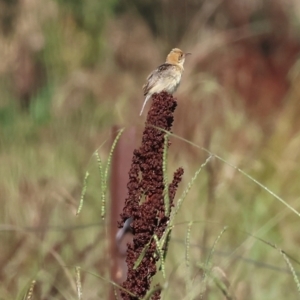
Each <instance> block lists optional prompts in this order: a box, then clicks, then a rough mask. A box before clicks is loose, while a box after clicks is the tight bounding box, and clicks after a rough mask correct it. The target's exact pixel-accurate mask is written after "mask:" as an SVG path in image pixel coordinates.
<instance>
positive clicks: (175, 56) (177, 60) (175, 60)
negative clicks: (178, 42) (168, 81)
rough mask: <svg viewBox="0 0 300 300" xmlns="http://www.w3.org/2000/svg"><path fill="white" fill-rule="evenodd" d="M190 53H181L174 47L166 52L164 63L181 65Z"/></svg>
mask: <svg viewBox="0 0 300 300" xmlns="http://www.w3.org/2000/svg"><path fill="white" fill-rule="evenodd" d="M190 54H191V53H183V52H182V51H181V50H180V49H178V48H174V49H172V50H171V52H170V53H169V54H168V56H167V59H166V63H169V64H173V65H180V66H182V67H183V64H184V61H185V58H186V56H188V55H190Z"/></svg>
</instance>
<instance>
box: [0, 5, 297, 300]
mask: <svg viewBox="0 0 300 300" xmlns="http://www.w3.org/2000/svg"><path fill="white" fill-rule="evenodd" d="M299 29H300V2H299V1H298V0H289V1H286V0H272V1H271V0H263V1H258V0H251V1H250V0H243V1H240V0H226V1H222V0H198V1H196V0H187V1H182V0H164V1H158V0H120V1H117V0H105V1H100V0H84V1H80V0H0V58H1V59H0V91H1V96H0V176H1V180H0V204H1V208H2V209H1V210H0V222H1V224H0V227H1V233H0V239H1V251H0V281H1V283H2V284H1V286H0V298H1V299H21V297H22V295H23V294H24V292H25V291H26V289H27V288H28V284H29V283H30V281H31V280H32V279H36V280H37V282H38V283H37V285H36V288H35V297H36V298H34V299H75V297H76V287H75V283H74V282H75V281H74V278H75V275H74V274H75V273H74V266H75V265H80V266H81V267H82V268H83V270H85V271H89V272H92V273H95V274H99V275H101V276H103V277H105V278H109V272H108V268H109V264H108V263H107V261H108V257H109V256H108V253H107V252H108V251H107V241H106V231H107V226H108V225H107V224H105V223H102V222H101V220H100V203H99V202H100V200H99V199H100V191H99V183H100V178H99V175H98V170H97V165H96V161H95V159H94V158H93V157H92V154H93V152H94V151H95V150H96V149H97V148H99V153H100V155H101V157H102V158H103V159H105V158H106V157H107V155H108V151H109V148H110V146H111V138H110V134H111V127H112V125H116V124H118V125H121V126H125V127H130V126H135V127H136V128H137V131H138V134H137V141H138V143H139V136H140V133H141V132H142V130H143V126H144V120H145V115H144V116H142V117H140V118H138V114H139V111H140V108H141V105H142V102H143V95H142V91H141V86H142V85H143V83H144V81H145V78H146V76H147V75H148V74H149V72H150V71H151V70H153V69H154V68H155V67H156V66H158V65H159V64H161V63H162V62H164V59H165V56H166V54H167V53H168V52H169V51H170V49H172V48H174V47H179V48H181V49H183V50H184V51H188V52H192V56H191V57H189V58H188V60H187V61H186V64H185V73H184V77H183V80H182V84H181V86H180V89H179V90H178V92H177V93H176V97H177V99H178V103H179V106H178V108H177V110H176V113H175V123H174V129H173V132H174V133H175V134H177V135H179V136H181V137H183V138H185V139H187V140H189V141H191V142H193V143H195V144H197V145H199V146H201V147H205V148H207V149H209V150H210V151H212V152H214V153H216V154H218V155H220V156H221V157H223V158H224V159H226V160H227V161H228V162H230V163H232V164H233V165H236V166H239V167H240V168H241V169H242V170H244V171H245V172H247V173H249V174H251V175H252V176H254V177H255V178H256V179H257V180H259V182H260V183H262V184H263V185H265V186H266V187H268V188H269V189H270V190H272V191H273V192H275V193H277V194H278V195H280V196H281V197H282V198H283V199H284V200H285V201H286V202H287V203H289V204H290V205H291V206H292V207H294V208H295V209H296V210H298V211H299V208H300V205H299V204H300V201H299V195H300V185H299V180H300V171H299V170H300V168H299V162H300V157H299V155H300V135H299V129H300V121H299V120H300V118H299V113H300V101H299V100H300V88H299V86H300V76H299V66H300V65H299V62H298V57H299V54H298V53H299V50H300V33H299V32H300V30H299ZM206 157H207V154H206V153H205V152H203V151H201V150H199V149H198V148H195V147H193V146H191V145H189V144H188V143H186V142H183V141H180V140H178V139H175V138H173V139H172V146H171V148H170V155H169V158H170V161H169V164H170V167H169V169H170V170H172V169H175V168H176V167H178V166H183V167H184V169H185V175H184V182H183V183H182V187H181V188H183V187H184V186H186V185H187V183H188V181H189V179H190V178H191V176H192V174H193V173H194V172H195V170H196V169H197V168H199V167H200V165H201V164H202V163H203V162H204V161H205V159H206ZM86 170H89V172H90V173H91V176H90V179H89V183H88V190H87V195H86V201H85V204H84V208H83V211H82V213H81V215H80V216H79V217H78V218H75V211H76V209H77V206H78V203H79V199H80V194H81V189H82V183H83V179H84V175H85V172H86ZM179 219H180V220H181V221H182V223H181V225H178V227H176V228H175V230H174V239H173V240H172V241H171V244H170V251H169V257H168V260H167V266H166V271H167V281H168V287H167V289H166V291H164V292H163V299H194V298H197V297H198V296H197V295H198V293H199V290H197V289H198V287H199V282H200V281H201V278H200V277H199V276H200V275H199V274H200V271H199V267H197V263H199V262H205V260H206V257H207V252H205V251H203V248H208V249H210V248H211V247H212V245H213V243H214V241H215V240H216V238H217V237H218V235H219V234H220V232H221V231H222V228H223V227H224V226H226V225H228V226H229V229H228V230H227V231H226V232H225V233H224V234H223V235H222V237H221V239H220V241H219V242H218V245H217V249H216V250H218V251H221V253H220V252H217V254H222V255H217V254H216V255H215V256H214V259H213V265H214V266H217V267H218V268H220V269H221V270H224V272H226V274H227V275H226V276H227V277H228V278H229V281H230V283H231V287H232V291H233V293H234V294H235V296H236V299H281V298H283V297H284V298H285V299H296V297H297V287H296V284H295V282H294V279H293V277H292V276H291V274H290V273H288V272H287V273H286V272H284V271H283V270H282V268H283V269H284V268H286V266H285V262H284V259H283V258H282V256H281V255H280V253H279V252H278V251H276V250H274V249H273V248H271V247H269V246H268V245H266V244H263V243H261V242H259V241H258V240H256V239H254V238H252V237H251V236H250V235H249V234H247V233H245V232H248V233H251V234H254V235H256V236H258V237H260V238H262V239H264V240H266V241H270V242H272V243H275V244H276V245H277V246H278V247H279V248H282V249H284V250H285V251H286V252H287V253H289V254H290V255H292V256H293V257H294V258H296V259H298V261H299V251H298V249H299V244H300V239H299V232H298V228H299V223H300V220H299V217H298V216H297V215H296V214H295V213H293V212H292V211H291V210H289V209H287V208H286V207H285V206H284V205H283V204H282V203H280V202H279V201H278V200H276V199H275V198H274V197H272V196H271V195H270V194H268V193H267V192H266V191H265V190H263V189H261V188H259V187H258V186H257V185H255V184H254V183H253V182H252V181H249V180H248V179H247V178H245V177H244V176H243V175H241V174H240V173H239V172H237V171H236V170H235V169H233V168H231V167H230V166H228V165H226V164H224V163H222V162H220V161H218V160H214V161H212V162H210V163H209V164H208V165H207V167H206V168H205V170H203V172H202V173H201V174H200V176H199V178H198V181H197V184H196V186H195V187H194V188H193V189H192V190H191V192H190V194H189V197H188V199H187V200H186V203H185V205H184V207H183V210H182V212H181V214H180V216H179ZM180 220H178V222H179V221H180ZM190 221H193V222H195V223H194V224H193V225H192V227H191V249H190V250H191V256H190V260H191V265H190V267H186V265H185V263H183V261H184V257H185V254H184V252H185V246H184V239H185V234H186V231H187V228H188V225H187V224H188V223H189V222H190ZM185 222H186V223H185ZM179 223H180V222H179ZM88 224H98V225H94V226H92V225H91V226H89V227H80V228H79V229H78V228H77V227H76V226H81V225H88ZM297 255H298V257H297ZM241 257H244V258H247V259H248V260H243V259H241ZM262 262H263V263H265V264H268V265H265V264H263V263H262ZM270 266H272V267H270ZM274 267H276V268H278V269H274ZM294 267H295V268H296V269H298V270H300V266H299V265H297V264H295V265H294ZM280 268H281V269H280ZM157 280H158V281H159V280H162V279H160V278H159V277H158V279H157ZM82 285H83V295H84V299H107V295H108V290H109V288H110V285H109V283H107V282H106V281H105V280H103V279H100V278H98V277H96V276H93V275H91V274H88V273H85V272H83V274H82ZM206 297H207V299H222V298H221V297H222V295H221V293H220V291H219V290H218V289H217V288H216V287H215V286H214V285H213V284H212V283H210V284H209V289H208V291H207V294H206ZM298 297H299V294H298Z"/></svg>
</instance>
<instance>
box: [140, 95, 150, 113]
mask: <svg viewBox="0 0 300 300" xmlns="http://www.w3.org/2000/svg"><path fill="white" fill-rule="evenodd" d="M150 97H151V95H147V97H146V98H145V100H144V103H143V107H142V110H141V112H140V116H141V115H142V113H143V110H144V108H145V105H146V103H147V101H148V100H149V98H150Z"/></svg>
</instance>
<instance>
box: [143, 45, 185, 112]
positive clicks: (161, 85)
mask: <svg viewBox="0 0 300 300" xmlns="http://www.w3.org/2000/svg"><path fill="white" fill-rule="evenodd" d="M190 54H191V53H183V52H182V51H181V50H180V49H178V48H174V49H172V51H171V52H170V53H169V54H168V56H167V59H166V62H165V63H164V64H162V65H160V66H159V67H158V68H157V69H156V70H154V71H153V72H152V73H151V74H150V75H149V76H148V78H147V83H146V84H145V85H144V86H143V91H144V96H145V97H146V98H145V101H144V104H143V107H142V110H141V112H140V115H142V113H143V110H144V108H145V105H146V103H147V101H148V100H149V99H150V98H151V96H152V95H153V94H154V93H160V92H162V91H166V92H168V93H170V94H173V93H174V92H175V91H176V90H177V88H178V86H179V84H180V80H181V75H182V73H183V70H184V69H183V64H184V61H185V58H186V56H187V55H190Z"/></svg>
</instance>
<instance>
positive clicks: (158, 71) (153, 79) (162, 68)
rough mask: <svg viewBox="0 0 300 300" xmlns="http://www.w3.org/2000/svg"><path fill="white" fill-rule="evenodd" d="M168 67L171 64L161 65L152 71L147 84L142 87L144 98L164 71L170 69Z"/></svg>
mask: <svg viewBox="0 0 300 300" xmlns="http://www.w3.org/2000/svg"><path fill="white" fill-rule="evenodd" d="M170 66H173V65H171V64H167V63H164V64H162V65H160V66H159V67H158V68H157V69H156V70H154V71H153V72H152V73H151V74H150V75H149V76H148V77H147V83H146V84H145V85H143V91H144V96H146V95H147V94H148V92H149V90H151V88H152V87H153V86H154V85H155V84H156V83H157V81H158V80H160V78H161V74H162V73H164V75H166V74H165V71H166V70H170V72H171V69H172V68H170Z"/></svg>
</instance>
